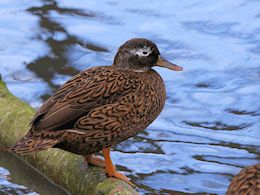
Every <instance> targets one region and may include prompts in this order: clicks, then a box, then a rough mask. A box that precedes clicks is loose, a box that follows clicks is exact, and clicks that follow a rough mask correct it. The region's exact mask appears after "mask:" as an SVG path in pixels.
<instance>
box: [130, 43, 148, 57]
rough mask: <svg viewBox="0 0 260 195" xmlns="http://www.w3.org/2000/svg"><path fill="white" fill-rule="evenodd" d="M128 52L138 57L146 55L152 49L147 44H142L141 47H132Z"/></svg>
mask: <svg viewBox="0 0 260 195" xmlns="http://www.w3.org/2000/svg"><path fill="white" fill-rule="evenodd" d="M130 52H131V53H132V54H134V55H138V56H139V57H147V56H149V55H150V54H151V53H152V49H151V48H150V47H148V46H144V47H143V48H138V49H132V50H130Z"/></svg>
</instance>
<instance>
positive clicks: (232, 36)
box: [0, 0, 260, 194]
mask: <svg viewBox="0 0 260 195" xmlns="http://www.w3.org/2000/svg"><path fill="white" fill-rule="evenodd" d="M259 13H260V2H259V1H256V0H228V1H225V0H220V1H209V0H208V1H202V0H194V1H188V0H183V1H177V0H173V1H171V0H167V1H158V0H152V1H151V0H149V1H148V0H145V1H138V0H134V1H119V0H113V1H108V0H107V1H103V2H102V3H101V2H100V1H94V0H89V1H84V2H83V1H80V0H74V1H69V0H57V1H54V0H46V1H36V0H34V1H33V0H25V1H19V0H12V1H11V0H1V2H0V15H1V17H0V26H1V28H0V73H1V75H2V77H3V79H4V81H5V82H6V83H7V86H8V88H9V89H10V90H11V92H12V93H14V94H15V95H16V96H18V97H19V98H21V99H23V100H24V101H27V102H29V103H30V104H31V105H32V106H34V107H39V106H40V105H41V104H42V102H43V101H44V100H45V99H46V98H48V97H49V96H50V95H51V94H52V93H53V92H54V91H55V90H56V89H57V87H58V86H60V85H61V84H62V83H63V82H65V81H66V80H67V79H69V78H70V77H71V76H72V75H74V74H76V73H78V72H79V71H80V70H84V69H86V68H88V67H91V66H96V65H108V64H111V63H112V60H113V57H114V55H115V53H116V49H117V47H118V46H119V45H120V44H122V43H123V42H125V41H126V40H127V39H129V38H133V37H145V38H148V39H151V40H153V41H155V42H156V43H157V45H158V46H159V48H160V51H161V53H162V54H163V55H164V56H165V57H166V58H167V59H169V60H171V61H173V62H175V63H177V64H180V65H182V66H183V67H184V72H181V73H179V72H178V73H176V72H171V71H169V70H166V69H159V68H158V69H156V70H157V71H158V72H159V73H160V74H161V75H162V77H163V79H164V80H165V82H166V86H167V95H168V96H167V102H166V106H165V108H164V110H163V112H162V113H161V115H160V116H159V118H158V119H157V120H156V121H155V122H154V123H153V124H152V125H150V126H149V127H148V128H147V130H146V131H145V132H142V133H140V134H139V135H138V136H137V137H135V138H133V139H130V140H128V141H125V142H124V143H122V144H120V145H118V146H116V147H115V151H114V152H113V154H112V157H113V159H114V161H115V163H116V164H117V165H118V168H119V169H120V170H122V171H124V172H125V173H126V174H127V175H128V176H129V177H130V178H131V179H132V180H133V181H134V182H135V183H136V184H137V185H138V186H139V187H140V189H139V191H140V192H141V193H161V194H162V193H165V194H169V193H174V192H177V194H179V193H184V194H189V193H200V194H201V193H210V194H224V192H225V190H226V188H227V186H228V184H229V181H230V179H231V177H232V176H233V175H234V174H236V173H237V172H238V171H239V170H240V169H241V168H243V167H245V166H248V165H252V164H256V163H259V162H260V161H259V158H260V157H259V152H260V117H259V115H260V101H259V98H260V66H259V64H260V55H259V54H260V14H259ZM1 155H2V154H1ZM6 158H7V159H9V157H6ZM2 161H3V160H2ZM0 166H2V167H0V192H1V190H2V189H5V188H12V189H13V190H14V191H15V190H17V193H18V194H19V191H20V190H21V189H22V188H23V190H24V188H26V192H28V193H34V192H33V191H36V192H39V191H38V189H37V188H33V187H31V188H33V189H32V190H30V189H28V188H27V187H21V186H20V185H19V184H12V185H10V181H9V179H8V178H12V177H13V174H11V175H10V172H9V168H8V167H6V166H5V165H2V164H1V161H0ZM24 185H25V184H24ZM10 186H11V187H10ZM29 188H30V187H29Z"/></svg>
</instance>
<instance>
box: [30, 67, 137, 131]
mask: <svg viewBox="0 0 260 195" xmlns="http://www.w3.org/2000/svg"><path fill="white" fill-rule="evenodd" d="M138 82H140V81H139V80H138V79H136V78H135V75H128V74H122V72H120V71H117V70H116V69H114V68H113V67H104V66H103V67H95V68H91V69H88V70H86V71H84V72H81V73H79V74H78V75H76V76H75V77H73V78H72V79H71V80H69V81H68V82H66V83H65V84H64V85H63V86H62V87H61V88H60V89H59V90H58V91H57V92H56V93H55V94H54V95H53V96H52V97H50V98H49V99H48V100H47V101H46V102H45V104H44V105H43V106H42V107H41V108H40V109H39V110H38V111H37V113H36V115H35V117H34V118H33V120H32V123H31V124H32V130H41V129H52V130H54V129H57V130H63V129H70V128H73V127H74V124H75V122H76V121H77V120H78V119H79V118H81V117H82V116H84V115H86V114H88V113H89V112H90V111H91V110H93V109H95V108H97V107H100V106H103V105H106V104H111V103H114V102H116V101H117V100H119V99H120V98H121V97H122V96H125V95H126V94H129V93H130V92H134V91H136V90H137V88H138V86H140V85H138Z"/></svg>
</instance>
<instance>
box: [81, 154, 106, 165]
mask: <svg viewBox="0 0 260 195" xmlns="http://www.w3.org/2000/svg"><path fill="white" fill-rule="evenodd" d="M83 158H84V163H86V164H87V165H88V164H92V165H95V166H97V167H101V168H104V167H106V166H105V161H104V160H103V159H102V158H101V157H100V156H96V155H93V154H90V155H85V156H83Z"/></svg>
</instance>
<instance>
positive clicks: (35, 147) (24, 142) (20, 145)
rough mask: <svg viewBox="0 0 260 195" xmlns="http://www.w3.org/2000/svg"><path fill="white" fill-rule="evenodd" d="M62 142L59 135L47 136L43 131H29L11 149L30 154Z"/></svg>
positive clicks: (18, 152)
mask: <svg viewBox="0 0 260 195" xmlns="http://www.w3.org/2000/svg"><path fill="white" fill-rule="evenodd" d="M59 142H61V139H59V138H58V137H57V136H53V137H50V136H48V137H45V136H42V134H41V132H29V133H28V134H27V135H26V136H24V137H23V138H22V139H20V140H19V141H18V142H17V143H16V144H14V145H13V146H12V147H11V148H10V151H12V152H15V153H17V154H28V153H32V152H38V151H41V150H45V149H48V148H51V147H53V146H54V145H55V144H57V143H59Z"/></svg>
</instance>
